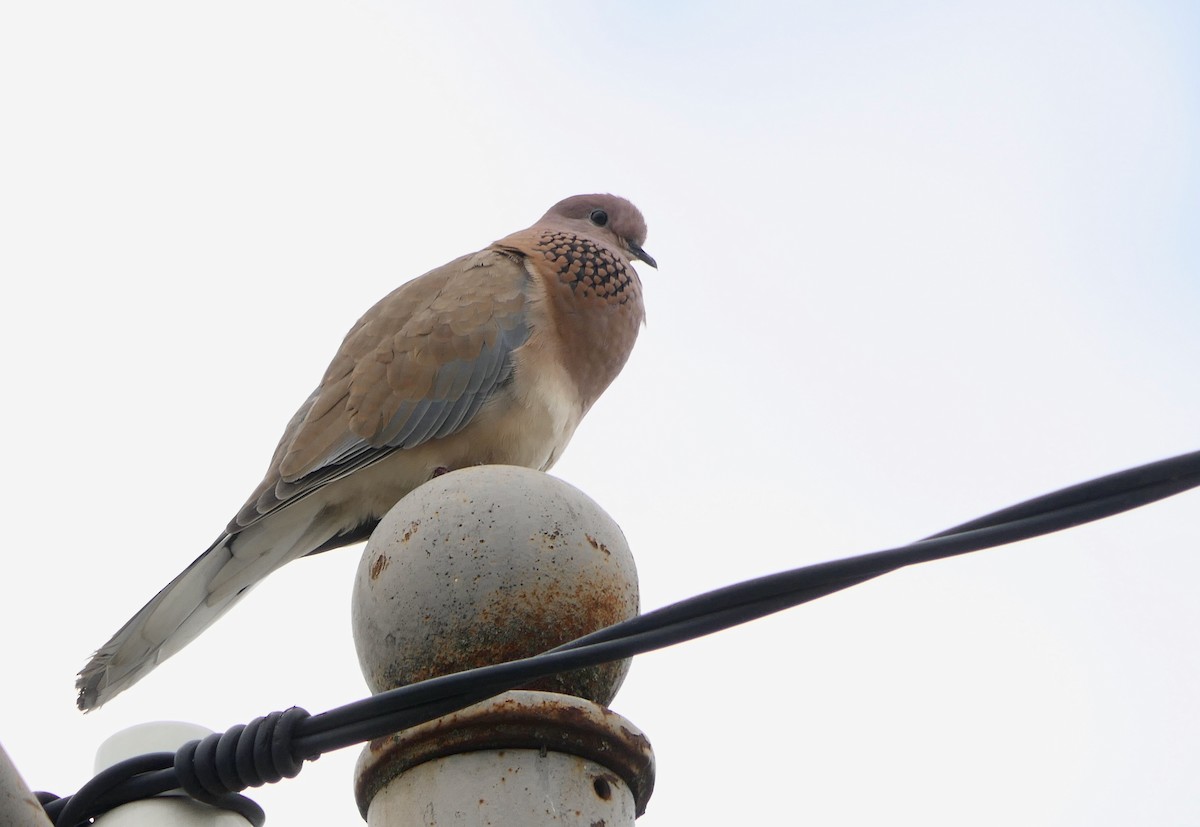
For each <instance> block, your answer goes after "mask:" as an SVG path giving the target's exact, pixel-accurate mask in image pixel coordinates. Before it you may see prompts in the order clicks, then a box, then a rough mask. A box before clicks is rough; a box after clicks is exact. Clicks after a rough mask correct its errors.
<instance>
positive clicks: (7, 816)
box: [0, 744, 50, 827]
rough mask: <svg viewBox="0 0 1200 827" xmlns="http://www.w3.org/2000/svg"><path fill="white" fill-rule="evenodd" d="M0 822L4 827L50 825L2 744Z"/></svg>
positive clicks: (42, 826) (0, 761) (43, 826)
mask: <svg viewBox="0 0 1200 827" xmlns="http://www.w3.org/2000/svg"><path fill="white" fill-rule="evenodd" d="M0 824H3V825H5V827H50V819H49V818H47V817H46V812H45V811H44V810H43V809H42V805H41V804H38V801H37V799H36V798H34V797H33V793H32V792H30V791H29V787H27V786H26V785H25V779H23V778H21V774H20V773H19V772H17V768H16V766H15V765H14V764H13V762H12V759H10V758H9V757H8V753H7V752H5V751H4V746H3V745H2V744H0Z"/></svg>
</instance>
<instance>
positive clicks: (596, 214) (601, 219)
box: [588, 210, 608, 227]
mask: <svg viewBox="0 0 1200 827" xmlns="http://www.w3.org/2000/svg"><path fill="white" fill-rule="evenodd" d="M588 218H590V219H592V223H593V224H595V225H596V226H597V227H603V226H604V225H605V224H607V223H608V213H606V212H605V211H604V210H592V211H591V213H589V214H588Z"/></svg>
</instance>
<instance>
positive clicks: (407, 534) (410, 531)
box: [400, 520, 421, 543]
mask: <svg viewBox="0 0 1200 827" xmlns="http://www.w3.org/2000/svg"><path fill="white" fill-rule="evenodd" d="M420 527H421V521H420V520H413V521H412V522H411V523H409V524H408V528H407V529H405V531H404V536H403V537H401V538H400V542H402V543H407V542H408V541H409V540H411V539H412V536H413V535H414V534H416V533H417V529H418V528H420Z"/></svg>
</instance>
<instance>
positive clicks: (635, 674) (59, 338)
mask: <svg viewBox="0 0 1200 827" xmlns="http://www.w3.org/2000/svg"><path fill="white" fill-rule="evenodd" d="M1197 9H1198V7H1197V6H1196V5H1195V4H1191V3H1165V2H1104V3H1082V2H1081V3H1053V2H1051V3H1046V2H1019V1H1018V2H1010V3H994V2H993V3H899V2H898V3H883V2H880V3H824V4H819V3H778V4H770V3H756V2H749V1H748V0H744V1H743V2H739V3H736V4H723V3H703V2H695V3H683V2H664V3H657V4H652V3H636V2H606V3H593V4H567V3H551V2H542V3H526V4H521V5H516V4H508V5H506V4H498V3H487V4H483V3H480V4H459V3H442V4H437V5H434V4H425V5H423V6H421V7H418V8H415V9H414V8H411V7H409V6H407V5H406V4H400V3H395V2H383V0H378V1H377V2H368V0H342V1H341V2H333V1H332V0H321V1H318V0H305V1H303V2H296V1H295V0H290V1H289V2H283V0H237V2H233V0H225V1H220V0H218V1H217V2H207V3H191V4H182V3H169V4H168V3H157V2H149V1H147V2H142V3H137V2H128V0H113V1H112V2H106V3H87V2H57V3H41V2H20V0H18V2H10V3H6V4H4V6H3V7H2V8H0V111H2V112H3V122H4V125H3V128H2V129H0V273H2V274H3V282H4V296H5V299H4V301H3V302H0V313H2V314H3V325H0V337H2V347H3V354H4V360H5V361H4V365H5V381H4V387H5V388H6V391H5V404H4V406H3V417H4V420H3V422H4V430H5V433H7V434H8V440H7V443H6V446H5V452H4V453H5V465H6V469H7V479H8V484H7V495H6V498H5V502H6V505H7V508H6V510H7V520H6V529H7V530H6V534H7V538H6V540H7V541H6V551H5V556H4V559H5V563H4V575H3V576H2V577H0V623H2V626H3V629H4V630H5V631H4V638H3V640H4V647H5V651H6V661H7V664H8V665H7V667H6V669H5V674H6V675H7V676H8V679H7V681H6V682H5V686H6V689H5V704H4V707H3V710H0V741H2V742H3V744H4V746H5V747H6V748H7V750H8V751H9V753H10V754H11V756H12V757H13V759H14V760H15V762H16V763H17V766H18V767H19V768H20V769H21V771H22V772H23V774H24V775H25V777H26V779H27V780H28V781H29V783H30V784H31V785H32V786H33V787H35V788H42V789H50V790H54V791H56V792H59V793H69V792H72V791H74V790H75V789H77V788H78V787H79V786H80V785H81V784H82V783H83V782H84V781H85V780H87V778H88V777H90V764H91V758H92V755H93V753H94V751H95V748H96V746H97V745H98V744H99V743H100V741H102V740H103V739H104V738H106V737H107V736H108V735H110V734H112V733H113V732H116V731H117V730H119V729H121V728H123V727H126V726H129V725H132V724H134V723H138V722H142V721H147V720H156V719H182V720H189V721H193V722H196V723H200V724H204V725H206V726H209V727H212V728H214V729H225V728H227V727H229V726H231V725H233V724H235V723H238V722H246V721H249V720H250V719H251V718H253V717H255V716H257V715H260V714H264V713H266V712H268V711H271V710H275V709H283V708H286V707H288V706H291V705H293V704H296V705H300V706H303V707H306V708H307V709H308V710H309V711H311V712H319V711H323V710H325V709H328V708H331V707H334V706H337V705H340V704H343V703H346V702H348V701H351V700H354V699H356V698H358V697H360V696H362V695H364V694H365V693H366V688H365V685H364V684H363V681H362V678H361V677H360V675H359V672H358V666H357V662H356V658H355V655H354V652H353V650H352V646H351V639H350V631H349V605H348V596H349V590H350V585H351V582H352V580H353V574H354V570H355V567H356V565H357V560H358V556H359V551H358V549H357V548H356V549H347V550H343V551H339V552H337V553H333V554H329V555H324V556H322V557H320V558H316V559H313V560H308V561H302V562H300V563H297V564H294V565H292V566H289V567H287V568H286V569H284V570H282V571H280V572H278V573H277V574H275V575H273V576H272V577H271V578H270V579H269V580H268V581H266V582H265V583H264V584H263V585H262V586H261V587H260V588H258V589H257V590H256V591H255V592H254V593H253V594H252V595H251V596H250V597H249V598H248V599H247V600H246V601H244V602H243V603H242V604H241V605H240V606H239V607H238V608H237V609H235V610H234V611H233V612H231V613H230V614H229V615H228V616H227V617H226V618H225V619H224V620H223V621H221V622H220V623H219V624H218V625H217V626H215V627H214V628H213V629H211V630H210V631H209V632H207V633H206V634H205V635H203V636H202V637H201V638H200V639H199V640H197V641H196V642H195V643H193V644H192V645H191V646H189V647H188V648H187V649H186V650H185V651H184V652H183V653H181V654H180V655H178V656H176V657H175V658H173V659H172V660H171V661H170V662H169V663H167V664H165V665H164V666H163V667H161V668H160V669H159V670H158V671H156V672H155V673H154V674H153V675H151V676H150V677H148V678H147V679H146V680H144V681H143V682H142V683H140V684H139V685H138V686H136V687H135V688H133V689H132V690H130V691H129V692H127V693H126V694H125V695H123V696H121V697H120V698H118V699H117V700H115V701H113V702H112V703H111V704H110V705H109V706H107V707H105V708H104V709H102V710H100V711H99V712H98V713H96V714H92V715H89V716H87V717H83V716H80V715H79V714H78V713H77V712H76V711H75V709H74V705H73V678H74V673H75V672H76V671H77V670H78V669H79V668H80V667H81V666H82V665H83V663H84V662H85V660H86V659H87V657H88V655H89V653H90V652H91V651H92V650H93V649H95V648H96V647H97V646H99V645H100V644H101V643H103V642H104V641H105V640H106V639H107V638H108V636H109V635H110V634H111V633H112V632H113V631H115V630H116V629H117V628H118V627H119V626H120V625H121V624H122V623H123V622H124V621H125V620H126V618H127V617H129V615H131V614H132V613H133V612H134V611H135V610H136V609H138V608H139V607H140V606H141V605H142V604H143V603H144V602H145V601H146V600H147V599H149V598H150V597H151V596H152V595H153V594H154V593H155V592H156V591H157V590H158V589H159V588H160V587H161V586H162V585H164V584H165V583H166V582H167V581H168V580H170V579H171V577H173V576H174V575H175V574H176V573H177V572H178V571H179V570H180V569H181V568H183V566H184V565H186V564H187V563H188V562H190V561H191V560H192V559H193V558H194V557H195V556H196V555H197V554H198V553H199V552H200V551H202V550H203V549H204V548H205V547H206V546H207V545H208V544H209V542H210V541H211V540H212V539H213V538H214V537H215V536H216V535H217V533H218V532H219V531H220V529H221V528H222V526H223V525H224V524H225V523H226V521H227V520H228V519H229V517H230V516H231V515H232V513H233V512H234V511H235V510H236V509H237V508H238V507H239V506H240V504H241V503H242V501H243V499H244V498H245V497H246V495H247V494H248V493H249V492H250V490H251V489H252V488H253V486H254V485H255V484H256V483H257V481H258V479H259V477H260V475H261V472H262V470H263V469H264V467H265V465H266V462H267V460H268V458H269V456H270V453H271V450H272V448H273V447H274V444H275V441H276V439H277V438H278V436H279V433H280V432H281V431H282V429H283V426H284V424H285V423H286V421H287V419H288V418H289V417H290V415H291V413H292V412H293V410H294V409H295V408H296V407H297V406H298V405H299V404H300V402H301V401H303V399H304V398H305V397H306V395H307V394H308V392H309V391H310V390H311V388H312V387H313V385H314V384H315V382H316V381H317V379H318V378H319V377H320V374H321V372H322V371H323V370H324V367H325V365H326V363H327V362H328V360H329V358H330V357H331V356H332V354H333V352H334V350H335V348H336V346H337V344H338V342H339V341H340V340H341V337H342V335H343V334H344V333H345V331H346V330H347V329H348V327H349V326H350V325H351V323H353V321H354V320H355V319H356V318H357V317H358V315H359V314H360V313H361V312H362V311H363V310H365V309H366V308H367V307H368V306H369V305H370V304H371V303H373V302H374V301H375V300H376V299H378V298H379V297H380V296H382V295H383V294H385V293H386V292H388V291H390V290H391V289H392V288H393V287H395V286H396V285H397V284H399V283H400V282H402V281H405V280H407V279H409V278H411V277H413V276H416V275H418V274H420V273H422V272H424V271H426V270H428V269H430V268H432V267H434V266H437V265H439V264H441V263H443V262H445V261H447V260H449V259H451V258H453V257H455V256H457V255H459V254H462V253H465V252H469V251H471V250H474V249H477V248H479V247H481V246H483V245H485V244H487V243H488V242H490V241H492V240H493V239H495V238H498V237H500V236H503V235H506V234H507V233H509V232H511V231H512V230H515V229H518V228H520V227H523V226H526V225H527V224H529V223H530V222H531V221H533V220H534V219H536V218H537V217H538V216H539V215H541V214H542V213H543V212H544V211H545V209H546V208H547V207H549V206H550V205H551V204H552V203H554V202H555V201H557V200H559V199H560V198H562V197H565V196H567V195H571V194H574V193H578V192H592V191H610V192H614V193H618V194H621V195H624V196H626V197H628V198H630V199H632V200H633V201H634V202H635V203H637V204H638V205H639V206H640V207H641V209H642V210H643V212H644V213H645V215H646V218H647V221H648V223H649V227H650V235H649V239H648V241H647V243H646V245H645V246H646V249H647V250H648V251H649V252H650V253H651V254H652V255H653V256H655V257H656V258H657V259H658V262H659V265H660V268H661V269H660V270H658V271H657V272H656V271H653V270H650V269H649V268H646V267H643V268H642V277H643V281H644V283H645V293H646V305H647V311H648V317H649V321H648V325H647V327H646V328H645V330H644V331H643V333H642V336H641V339H640V341H639V342H638V345H637V348H636V349H635V352H634V355H633V357H632V359H631V360H630V362H629V364H628V365H627V367H626V369H625V371H624V373H623V374H622V376H621V377H620V378H619V379H618V380H617V382H616V383H615V384H614V385H613V386H612V388H611V389H610V390H609V391H608V393H607V394H606V395H605V397H604V398H603V399H602V400H601V401H600V403H599V404H597V405H596V407H595V408H594V409H593V411H592V413H591V414H590V416H589V418H588V419H587V420H586V421H585V422H584V424H583V425H582V426H581V427H580V429H579V431H578V432H577V434H576V436H575V439H574V441H573V443H572V445H571V447H570V448H569V449H568V451H567V452H566V455H565V456H564V458H563V459H562V461H561V462H560V463H559V464H558V465H557V466H556V468H555V469H554V473H555V474H556V475H557V476H560V477H562V478H563V479H565V480H567V481H569V482H571V483H572V484H574V485H576V486H578V487H579V488H581V489H582V490H583V491H585V492H587V493H588V494H589V495H590V496H592V497H593V498H594V499H595V500H596V501H597V502H599V503H600V504H601V505H602V506H603V507H604V508H605V509H607V510H608V511H609V512H610V513H611V514H612V515H613V517H614V518H615V519H616V520H617V522H618V523H620V525H621V526H622V527H623V529H624V531H625V533H626V535H627V536H628V538H629V541H630V544H631V546H632V549H633V552H634V554H635V556H636V558H637V561H638V565H639V569H640V572H641V582H642V599H643V606H644V607H645V608H655V607H658V606H661V605H664V604H667V603H670V602H673V601H675V600H678V599H680V598H683V597H687V596H689V595H692V594H695V593H697V592H700V591H703V590H706V589H709V588H714V587H717V586H721V585H724V584H728V583H732V582H735V581H739V580H743V579H746V578H749V577H753V576H756V575H760V574H765V573H768V572H773V571H778V570H781V569H786V568H791V567H794V566H798V565H803V564H807V563H814V562H819V561H821V560H826V559H830V558H835V557H841V556H845V555H848V554H854V553H859V552H865V551H870V550H874V549H876V548H882V547H886V546H892V545H896V544H898V543H902V542H905V541H908V540H911V539H914V538H916V537H919V536H923V535H925V534H929V533H932V532H935V531H938V530H940V529H943V528H945V527H947V526H950V525H953V524H956V523H959V522H962V521H964V520H967V519H969V518H973V517H975V516H978V515H979V514H982V513H984V512H987V511H991V510H994V509H996V508H999V507H1002V506H1005V505H1008V504H1011V503H1013V502H1016V501H1018V500H1022V499H1025V498H1028V497H1031V496H1034V495H1037V494H1040V493H1043V492H1045V491H1048V490H1051V489H1054V488H1058V487H1061V486H1064V485H1068V484H1072V483H1075V482H1079V481H1081V480H1084V479H1087V478H1090V477H1094V476H1097V475H1100V474H1104V473H1108V472H1111V471H1115V470H1119V469H1121V468H1123V467H1126V466H1130V465H1135V464H1140V463H1143V462H1148V461H1151V460H1155V459H1159V458H1162V457H1165V456H1169V455H1173V454H1178V453H1182V452H1186V451H1192V450H1196V449H1197V448H1198V447H1200V427H1198V426H1200V369H1198V365H1200V153H1198V151H1197V147H1200V48H1197V47H1198V45H1200V11H1198V10H1197ZM1198 514H1200V493H1189V494H1184V495H1182V496H1179V497H1177V498H1175V499H1174V500H1172V501H1168V502H1164V503H1161V504H1158V505H1154V506H1150V507H1147V508H1145V509H1142V510H1141V511H1139V512H1136V513H1132V514H1129V515H1125V516H1121V517H1117V518H1114V519H1111V520H1108V521H1106V522H1104V523H1101V524H1097V525H1093V526H1087V527H1083V528H1079V529H1076V530H1073V531H1070V532H1066V533H1064V534H1062V535H1059V536H1055V537H1052V538H1047V539H1042V540H1038V541H1033V542H1029V543H1024V544H1020V545H1018V546H1014V547H1010V548H1004V549H998V550H992V551H987V552H982V553H978V554H975V555H972V556H970V557H968V558H964V559H959V560H953V561H948V562H940V563H935V564H929V565H925V566H921V567H918V568H915V569H912V570H908V571H905V572H901V573H897V574H893V575H889V576H887V577H884V578H881V579H879V580H876V581H874V582H872V583H870V584H867V585H864V586H861V587H858V588H855V589H852V590H850V591H848V592H844V593H842V594H839V595H835V596H832V597H829V598H826V599H824V600H821V601H818V602H817V603H814V604H811V605H809V606H806V607H802V608H799V609H796V610H792V611H790V612H787V613H785V614H783V615H780V616H776V617H773V618H770V619H766V620H761V621H757V622H755V623H753V624H750V625H749V626H747V627H744V628H741V629H738V630H735V631H732V632H726V633H722V634H720V635H716V636H713V637H710V638H707V639H705V640H702V641H698V642H694V643H691V644H687V645H682V646H678V647H675V648H673V649H671V650H669V651H666V652H661V653H654V654H650V655H646V656H643V657H640V658H638V659H637V660H636V661H635V663H634V665H633V668H632V671H631V673H630V676H629V678H628V680H627V682H626V685H625V688H624V689H623V690H622V692H621V694H620V695H619V696H618V698H617V699H616V701H615V702H614V703H613V708H614V709H615V710H616V711H618V712H620V713H622V714H623V715H625V716H627V717H628V718H630V719H631V720H632V721H633V722H634V723H636V724H637V725H638V726H639V727H641V728H642V729H643V730H645V732H646V733H647V734H648V735H649V736H650V738H651V740H652V741H653V743H654V746H655V750H656V754H657V759H658V785H657V789H656V792H655V794H654V797H653V799H652V800H651V802H650V807H649V812H648V813H647V815H646V816H645V817H644V818H643V819H642V820H641V821H640V822H639V823H640V824H643V825H646V827H659V826H661V825H678V824H731V823H744V824H756V823H757V824H779V823H797V824H801V823H802V824H811V825H822V827H835V826H837V825H846V826H847V827H850V826H857V825H867V824H881V823H887V824H905V825H907V824H914V825H916V824H919V825H922V827H940V826H942V825H945V826H946V827H949V825H956V826H957V825H963V824H971V825H1013V824H1021V825H1087V826H1088V827H1104V825H1113V826H1114V827H1116V826H1117V825H1129V824H1163V825H1168V824H1170V825H1175V824H1180V825H1182V824H1197V823H1200V796H1197V795H1196V779H1197V778H1198V777H1200V749H1198V748H1197V744H1200V714H1198V713H1197V700H1196V699H1197V697H1200V691H1198V690H1200V686H1198V684H1200V599H1197V596H1196V583H1197V582H1198V581H1200V553H1198V552H1200V519H1198ZM357 754H358V750H357V749H348V750H343V751H341V752H339V753H335V754H331V755H328V756H325V757H324V758H322V759H321V760H320V761H319V762H317V763H316V764H313V765H310V766H308V767H307V768H306V769H305V771H304V772H303V773H302V774H301V776H300V777H299V778H297V779H295V780H293V781H290V782H284V783H282V784H279V785H276V787H274V788H272V789H269V790H260V791H255V792H254V793H253V797H254V798H255V799H256V800H258V801H259V802H260V803H261V804H263V806H264V807H265V808H266V809H267V813H268V818H269V823H270V824H272V825H276V827H278V825H300V824H316V823H322V824H333V823H340V824H355V823H358V815H357V811H356V808H355V805H354V802H353V797H352V794H351V774H352V767H353V763H354V761H355V759H356V757H357Z"/></svg>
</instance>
